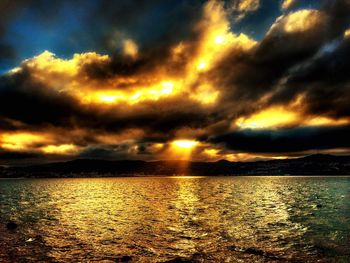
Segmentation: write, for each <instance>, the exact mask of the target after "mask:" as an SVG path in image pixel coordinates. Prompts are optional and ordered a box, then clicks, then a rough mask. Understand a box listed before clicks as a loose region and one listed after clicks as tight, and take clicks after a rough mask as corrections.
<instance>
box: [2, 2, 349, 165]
mask: <svg viewBox="0 0 350 263" xmlns="http://www.w3.org/2000/svg"><path fill="white" fill-rule="evenodd" d="M0 75H1V76H0V162H1V163H2V164H8V163H16V162H17V163H21V162H27V163H28V162H38V161H48V160H61V159H74V158H85V157H86V158H107V159H142V160H159V159H191V160H208V161H215V160H218V159H227V160H231V161H245V160H253V159H260V158H265V159H266V158H286V157H294V156H303V155H307V154H312V153H316V152H317V153H333V154H349V153H350V140H349V134H350V0H328V1H327V0H323V1H322V0H284V1H283V0H273V1H272V0H228V1H219V0H218V1H203V0H191V1H189V0H137V1H136V0H135V1H130V0H118V1H109V0H77V1H68V0H60V1H58V0H55V1H52V0H1V1H0Z"/></svg>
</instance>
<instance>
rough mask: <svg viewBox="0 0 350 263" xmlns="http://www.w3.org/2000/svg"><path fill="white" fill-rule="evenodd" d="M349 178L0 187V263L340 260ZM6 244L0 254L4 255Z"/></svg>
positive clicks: (347, 251)
mask: <svg viewBox="0 0 350 263" xmlns="http://www.w3.org/2000/svg"><path fill="white" fill-rule="evenodd" d="M349 190H350V178H346V177H138V178H96V179H23V180H22V179H20V180H0V222H1V221H2V222H7V221H8V220H14V221H16V222H17V223H18V224H19V228H18V230H16V231H15V232H9V231H7V230H5V228H4V227H2V228H0V230H1V231H2V232H4V235H2V237H0V244H2V245H3V246H2V247H3V250H1V248H0V262H2V261H5V262H6V261H13V262H19V257H20V259H21V260H23V262H31V261H33V262H36V261H38V260H42V261H45V262H49V261H52V262H94V261H96V262H97V261H104V262H118V261H123V260H124V261H127V260H132V262H166V261H170V260H178V262H179V261H180V260H183V261H185V260H188V262H316V261H319V262H349V258H350V191H349ZM5 247H7V249H4V248H5Z"/></svg>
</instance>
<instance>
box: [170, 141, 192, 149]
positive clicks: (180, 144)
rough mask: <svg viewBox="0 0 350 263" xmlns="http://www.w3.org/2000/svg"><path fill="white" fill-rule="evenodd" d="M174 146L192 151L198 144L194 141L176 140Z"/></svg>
mask: <svg viewBox="0 0 350 263" xmlns="http://www.w3.org/2000/svg"><path fill="white" fill-rule="evenodd" d="M172 144H173V145H174V146H176V147H178V148H182V149H192V148H193V147H195V146H196V145H197V144H198V142H196V141H192V140H176V141H173V143H172Z"/></svg>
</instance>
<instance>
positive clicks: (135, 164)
mask: <svg viewBox="0 0 350 263" xmlns="http://www.w3.org/2000/svg"><path fill="white" fill-rule="evenodd" d="M152 175H153V176H154V175H159V176H160V175H166V176H172V175H191V176H201V175H202V176H204V175H207V176H209V175H212V176H219V175H224V176H234V175H236V176H239V175H262V176H263V175H350V156H334V155H324V154H315V155H310V156H306V157H302V158H296V159H284V160H269V161H256V162H229V161H226V160H220V161H217V162H192V161H151V162H147V161H137V160H122V161H110V160H94V159H77V160H73V161H67V162H56V163H49V164H41V165H30V166H22V167H0V177H1V178H22V177H24V178H37V177H38V178H47V177H49V178H51V177H53V178H56V177H57V178H60V177H113V176H116V177H117V176H152Z"/></svg>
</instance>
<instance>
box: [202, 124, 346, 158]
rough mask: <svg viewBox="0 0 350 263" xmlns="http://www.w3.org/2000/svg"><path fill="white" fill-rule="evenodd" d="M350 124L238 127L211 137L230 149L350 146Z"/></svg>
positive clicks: (285, 150) (273, 150) (260, 150)
mask: <svg viewBox="0 0 350 263" xmlns="http://www.w3.org/2000/svg"><path fill="white" fill-rule="evenodd" d="M349 132H350V126H339V127H322V128H320V127H300V128H293V129H284V130H259V131H254V130H243V131H241V130H238V131H234V132H231V133H227V134H224V135H220V136H217V137H213V138H210V139H209V140H208V141H209V142H211V143H215V144H216V143H219V144H223V145H224V146H225V147H226V148H227V149H230V150H235V151H243V152H250V153H289V152H302V151H306V150H323V149H336V148H347V147H350V141H349V140H348V137H349Z"/></svg>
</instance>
